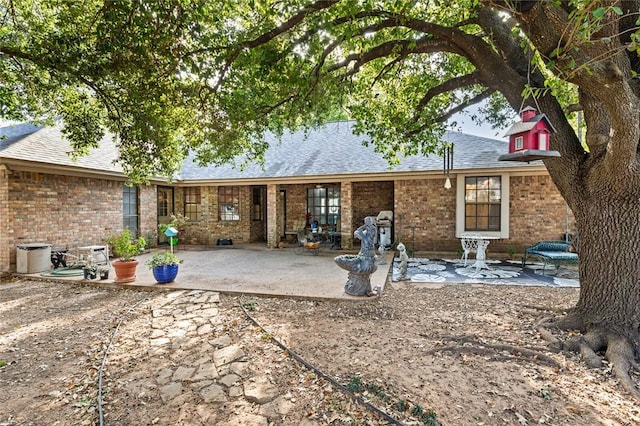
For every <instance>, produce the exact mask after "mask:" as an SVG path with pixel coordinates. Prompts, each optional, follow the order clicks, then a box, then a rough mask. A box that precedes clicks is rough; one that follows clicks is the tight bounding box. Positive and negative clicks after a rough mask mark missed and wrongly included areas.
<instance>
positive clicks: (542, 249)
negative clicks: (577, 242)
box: [522, 241, 578, 275]
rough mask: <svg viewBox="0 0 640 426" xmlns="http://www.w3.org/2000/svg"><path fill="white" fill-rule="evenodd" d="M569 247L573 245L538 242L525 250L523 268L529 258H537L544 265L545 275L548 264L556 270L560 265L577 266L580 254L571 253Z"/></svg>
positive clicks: (556, 242)
mask: <svg viewBox="0 0 640 426" xmlns="http://www.w3.org/2000/svg"><path fill="white" fill-rule="evenodd" d="M569 247H571V243H569V242H565V241H538V242H537V243H535V244H534V245H532V246H530V247H527V248H525V250H524V256H523V257H522V267H523V268H524V264H525V262H526V260H527V256H535V257H537V258H538V259H540V260H541V261H542V262H543V263H544V266H543V267H542V274H543V275H544V271H545V269H546V267H547V264H551V265H554V266H555V267H556V268H557V267H558V266H560V265H577V264H578V253H575V252H571V251H569Z"/></svg>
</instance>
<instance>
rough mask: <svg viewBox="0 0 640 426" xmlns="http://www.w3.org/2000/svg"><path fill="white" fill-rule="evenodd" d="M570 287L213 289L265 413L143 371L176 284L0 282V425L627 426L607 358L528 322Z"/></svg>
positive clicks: (630, 414) (225, 331)
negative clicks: (569, 350)
mask: <svg viewBox="0 0 640 426" xmlns="http://www.w3.org/2000/svg"><path fill="white" fill-rule="evenodd" d="M577 296H578V290H577V289H569V288H548V287H506V286H503V287H500V286H485V285H444V286H435V285H427V284H420V285H414V284H407V283H404V284H392V285H388V286H387V288H386V289H385V291H384V293H383V294H382V296H381V297H380V298H376V299H373V300H372V299H367V300H365V301H362V302H361V301H357V302H352V301H339V302H328V301H308V300H290V299H278V298H258V297H249V296H244V297H237V296H235V297H231V296H225V295H220V298H219V302H218V303H217V308H216V309H215V310H209V311H207V312H208V315H213V316H215V317H216V319H215V321H213V320H212V321H211V323H212V324H213V325H214V326H213V327H211V328H210V329H207V334H205V335H203V336H202V337H201V340H202V341H204V340H207V341H209V342H211V341H213V340H215V339H219V338H220V336H222V335H224V336H227V337H228V338H229V339H228V340H229V341H228V342H227V344H231V343H233V344H237V345H239V346H240V347H242V350H243V354H244V356H243V361H246V362H247V363H248V364H249V365H250V368H249V372H248V373H246V379H247V380H248V381H252V380H255V381H259V380H260V378H265V377H266V378H267V379H268V380H269V381H270V382H271V383H273V384H275V385H276V386H277V388H278V392H279V394H281V395H284V396H285V398H284V399H286V403H287V408H286V410H284V409H279V410H275V411H273V410H271V411H270V410H264V409H259V407H257V406H258V405H259V403H256V402H253V403H250V402H247V401H246V399H243V395H235V398H234V399H231V398H229V399H226V400H224V401H221V402H215V401H214V402H211V401H206V400H203V399H202V398H201V397H198V396H197V395H198V394H197V393H188V392H183V393H182V394H181V395H180V396H179V397H177V398H175V399H174V400H172V403H167V402H166V401H164V400H163V398H162V397H161V394H160V390H161V388H160V387H159V386H157V385H156V384H155V383H154V382H153V380H151V379H152V378H153V377H155V376H156V375H157V371H158V369H159V368H160V365H159V361H158V360H157V359H158V358H153V351H152V350H151V349H150V348H149V346H148V343H145V342H148V341H149V336H153V334H154V333H155V332H157V330H152V329H151V328H150V327H151V326H150V324H152V323H153V318H154V316H156V315H157V312H158V310H159V309H160V308H161V307H162V309H165V310H166V309H167V306H170V305H167V300H168V299H169V298H173V300H174V301H175V299H176V298H180V297H186V296H185V295H184V294H182V293H177V294H175V295H168V294H167V293H165V292H145V291H135V290H121V289H101V288H96V287H86V286H82V285H79V284H68V283H60V282H42V281H28V280H15V279H12V280H5V281H4V282H2V283H0V318H1V321H0V365H1V367H0V426H5V425H7V426H8V425H83V424H84V425H94V424H102V422H103V420H102V419H104V423H103V424H108V425H132V424H136V425H145V424H149V425H151V424H158V425H192V424H221V425H223V424H254V423H253V421H251V420H247V419H254V420H255V424H265V425H305V426H311V425H325V424H331V425H343V424H353V425H383V424H406V425H423V424H426V425H437V424H441V425H456V426H457V425H533V424H545V425H635V424H640V406H639V405H638V404H637V403H636V402H634V401H633V400H631V399H630V398H629V397H628V395H626V394H625V392H624V391H623V390H622V389H621V388H620V387H619V386H618V385H617V383H616V380H615V378H614V377H612V375H611V371H610V368H609V366H608V365H606V363H605V364H604V365H603V367H602V368H600V369H596V370H590V369H587V368H585V367H584V366H583V365H582V364H581V363H580V359H579V357H578V356H576V355H571V354H566V353H558V352H555V351H553V350H551V349H550V348H549V347H548V346H547V345H546V342H545V341H544V340H542V338H541V337H540V334H539V332H538V331H537V329H536V324H537V322H538V321H540V320H541V319H542V318H545V317H548V316H550V315H555V314H561V313H562V310H563V309H567V308H569V307H571V306H572V305H573V304H574V303H575V301H576V298H577ZM190 297H194V296H190ZM189 300H191V299H189ZM176 306H177V305H176ZM189 306H190V305H187V306H186V307H183V308H180V309H183V310H185V311H186V312H189V310H190V308H189ZM192 317H193V315H192ZM252 319H253V320H252ZM256 322H257V323H259V325H260V326H261V327H260V326H258V325H257V324H256ZM190 350H192V349H187V347H186V346H183V347H180V346H179V345H173V346H171V349H170V351H169V353H163V355H162V358H161V359H162V360H164V361H162V362H166V363H168V364H171V363H174V364H176V363H180V362H185V361H187V360H192V359H195V358H197V356H195V355H197V354H195V353H190V352H189V351H190ZM199 350H200V351H202V350H205V351H206V349H203V347H202V346H200V349H199ZM192 351H193V350H192ZM105 354H107V356H106V357H105ZM301 361H303V362H305V363H306V366H305V365H303V364H302V363H301ZM174 377H175V376H174ZM636 379H638V377H637V376H636ZM99 387H100V392H99ZM99 395H101V397H100V398H99ZM194 395H195V396H194ZM230 395H231V393H230ZM244 396H246V395H244ZM98 401H100V402H101V403H100V405H98ZM363 401H365V402H367V404H364V403H362V402H363ZM263 408H264V407H263ZM243 416H244V417H243ZM232 417H233V418H234V419H236V420H233V421H232V420H231V418H232ZM237 419H245V420H244V421H240V420H237ZM234 422H235V423H234Z"/></svg>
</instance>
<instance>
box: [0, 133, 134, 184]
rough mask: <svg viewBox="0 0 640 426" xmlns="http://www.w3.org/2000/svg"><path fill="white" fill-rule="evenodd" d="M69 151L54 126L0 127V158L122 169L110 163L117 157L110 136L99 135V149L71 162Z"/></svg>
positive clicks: (106, 169) (90, 168)
mask: <svg viewBox="0 0 640 426" xmlns="http://www.w3.org/2000/svg"><path fill="white" fill-rule="evenodd" d="M3 136H6V138H4V137H3ZM71 151H72V148H71V144H70V143H69V142H68V141H66V140H65V139H64V138H63V137H62V133H61V131H60V128H59V127H57V126H54V127H41V126H35V125H33V124H16V125H11V126H5V127H1V128H0V160H2V159H11V160H22V161H32V162H37V163H41V165H44V166H46V165H51V166H66V167H75V168H81V169H89V170H94V171H100V172H114V173H121V172H122V168H121V167H120V166H119V165H116V164H114V163H113V161H114V160H115V159H117V158H118V150H117V148H116V146H115V143H114V142H113V138H112V137H111V136H110V135H105V136H104V138H102V141H101V142H100V146H99V148H97V149H91V150H90V153H89V155H87V156H84V157H80V158H78V159H77V160H75V161H74V160H73V159H72V158H71V156H69V155H68V153H70V152H71Z"/></svg>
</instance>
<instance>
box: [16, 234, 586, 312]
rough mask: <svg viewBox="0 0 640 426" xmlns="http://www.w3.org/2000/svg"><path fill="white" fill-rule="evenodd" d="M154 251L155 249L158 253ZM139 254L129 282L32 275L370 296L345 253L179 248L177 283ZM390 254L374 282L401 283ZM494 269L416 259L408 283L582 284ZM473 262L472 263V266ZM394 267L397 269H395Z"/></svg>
mask: <svg viewBox="0 0 640 426" xmlns="http://www.w3.org/2000/svg"><path fill="white" fill-rule="evenodd" d="M157 251H158V249H154V251H153V252H157ZM153 252H148V253H145V254H142V255H140V256H138V260H139V262H140V264H139V266H138V270H137V279H136V281H134V282H133V283H129V284H115V283H114V282H113V278H114V274H113V269H111V271H110V275H109V279H107V280H90V281H88V280H84V279H83V277H82V276H71V277H67V276H64V277H60V276H51V275H50V274H47V273H43V274H30V275H27V276H32V277H43V276H44V277H45V278H47V279H55V280H64V281H78V282H80V281H83V282H88V283H91V284H93V285H101V286H110V287H111V286H112V287H130V288H137V289H145V290H169V289H170V290H176V289H189V290H193V289H197V290H211V291H219V292H222V293H228V294H253V295H267V296H283V297H293V298H309V299H343V300H370V298H367V297H361V296H360V297H358V296H350V295H347V294H345V292H344V285H345V283H346V281H347V272H346V271H344V270H342V269H340V267H338V266H337V265H336V264H335V263H334V261H333V258H334V257H335V256H337V255H338V254H341V253H343V252H342V251H339V250H329V249H326V250H325V249H323V250H321V251H320V253H319V254H318V255H313V254H307V253H305V254H301V255H297V254H295V252H294V249H293V248H292V247H290V248H285V249H269V248H266V247H265V246H264V245H262V244H246V245H244V244H243V245H233V246H220V247H214V248H206V249H204V248H203V249H195V248H187V249H185V248H178V250H176V252H175V253H176V255H178V256H179V257H180V258H182V259H183V260H184V262H183V263H182V265H180V272H179V273H178V277H177V278H176V280H175V282H173V283H170V284H157V283H156V282H155V279H154V278H153V274H152V272H151V270H150V269H149V268H148V267H147V266H146V265H145V264H144V263H145V262H146V261H147V260H148V259H149V258H150V257H151V255H152V253H153ZM394 255H395V253H393V252H387V253H386V255H385V263H384V264H380V265H379V266H378V269H377V271H376V272H375V273H374V274H373V275H372V277H371V286H372V288H375V287H376V286H380V288H381V289H383V290H384V286H385V284H386V283H387V282H388V281H389V279H391V282H396V281H397V278H398V277H397V275H398V268H399V260H398V259H397V258H396V259H394ZM487 262H488V263H489V266H490V268H491V269H489V270H486V269H483V270H480V271H478V272H476V270H475V268H464V267H463V266H462V264H460V260H459V259H426V258H411V259H409V262H408V275H409V277H410V279H409V280H407V281H403V282H405V283H408V284H424V283H432V284H454V283H462V284H469V283H476V284H490V285H530V286H554V287H578V286H579V282H578V279H577V272H576V271H575V270H571V269H564V268H561V269H559V270H558V271H551V272H550V271H549V270H548V269H547V275H545V276H542V275H541V274H540V273H536V270H539V269H541V268H542V264H536V263H527V267H526V268H524V269H522V267H521V264H520V262H519V260H513V261H510V262H501V261H495V260H494V261H490V260H488V261H487ZM470 264H472V262H469V265H470ZM392 267H393V269H392Z"/></svg>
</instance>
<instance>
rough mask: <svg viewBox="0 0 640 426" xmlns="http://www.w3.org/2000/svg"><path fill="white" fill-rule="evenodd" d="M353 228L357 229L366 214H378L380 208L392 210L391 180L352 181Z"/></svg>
mask: <svg viewBox="0 0 640 426" xmlns="http://www.w3.org/2000/svg"><path fill="white" fill-rule="evenodd" d="M352 206H353V217H352V220H353V222H352V223H351V226H352V227H353V229H354V230H355V229H358V228H359V227H360V226H361V225H362V224H363V223H364V218H365V217H367V216H373V217H376V216H378V213H380V211H382V210H391V211H393V181H378V182H354V183H353V201H352Z"/></svg>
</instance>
